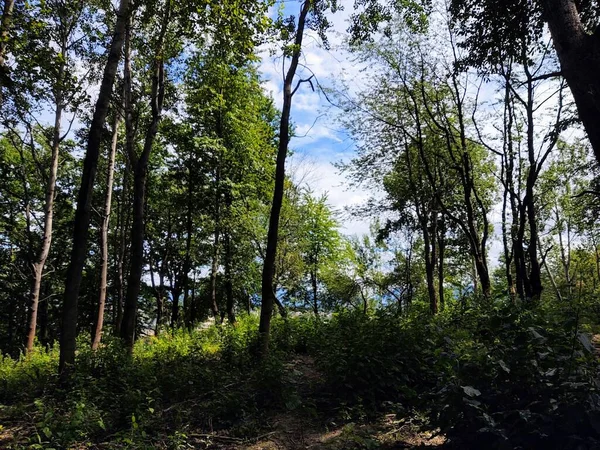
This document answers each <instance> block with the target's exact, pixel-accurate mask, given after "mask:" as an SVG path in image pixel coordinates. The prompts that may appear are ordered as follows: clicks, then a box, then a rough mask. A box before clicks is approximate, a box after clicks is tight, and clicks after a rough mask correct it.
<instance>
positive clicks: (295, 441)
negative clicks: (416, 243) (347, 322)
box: [0, 355, 445, 450]
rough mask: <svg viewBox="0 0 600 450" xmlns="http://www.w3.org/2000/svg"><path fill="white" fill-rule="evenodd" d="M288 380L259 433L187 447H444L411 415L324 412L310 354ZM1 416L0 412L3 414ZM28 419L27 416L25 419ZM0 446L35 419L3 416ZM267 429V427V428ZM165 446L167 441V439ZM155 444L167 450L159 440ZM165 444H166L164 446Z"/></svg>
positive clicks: (217, 436) (25, 434) (14, 441)
mask: <svg viewBox="0 0 600 450" xmlns="http://www.w3.org/2000/svg"><path fill="white" fill-rule="evenodd" d="M285 372H286V383H287V384H288V385H289V387H290V390H291V391H293V392H295V393H296V395H295V396H292V400H291V401H290V402H289V404H288V405H286V409H285V410H284V411H271V412H268V413H267V414H266V415H265V417H266V418H265V420H264V423H262V424H261V427H260V428H261V430H262V432H261V433H260V434H258V435H257V436H255V437H246V438H240V437H235V436H231V435H229V432H228V430H221V431H218V432H213V433H206V430H201V431H199V432H197V433H196V432H194V431H193V430H186V433H185V434H186V436H187V439H188V440H187V444H188V445H192V447H189V448H198V449H214V450H234V449H235V450H238V449H239V450H300V449H314V450H346V449H411V448H425V447H427V448H430V447H431V448H442V447H443V444H444V442H445V438H444V437H443V436H440V435H437V436H435V435H432V433H431V432H424V431H420V430H419V427H418V426H417V425H415V424H413V423H412V418H410V417H408V418H398V417H397V416H396V414H387V415H383V416H381V417H380V418H379V419H377V420H374V421H367V420H365V421H362V422H360V423H357V422H350V423H338V422H339V419H334V418H335V417H339V416H340V414H339V411H335V410H331V411H326V410H325V411H324V410H323V409H322V408H320V407H322V405H323V402H322V401H320V396H321V395H322V394H321V393H320V392H319V386H320V384H321V383H322V375H321V374H320V373H319V371H318V370H317V368H316V365H315V362H314V360H313V358H312V357H311V356H309V355H294V357H293V358H292V359H291V360H290V361H288V362H287V364H286V365H285ZM0 416H1V414H0ZM23 419H25V418H23ZM0 423H2V426H0V449H5V448H26V447H23V445H25V446H26V443H27V442H28V441H29V439H30V438H31V436H32V435H33V434H34V433H35V432H36V430H34V429H32V427H31V422H30V421H28V420H23V421H22V422H21V421H18V420H17V421H14V420H11V421H4V420H2V418H1V417H0ZM265 430H266V431H265ZM165 444H166V443H165ZM70 448H72V449H77V450H83V449H98V450H101V449H102V450H108V449H115V448H122V447H121V446H120V445H118V444H116V443H114V442H105V443H89V442H88V443H81V444H79V445H76V446H74V447H70ZM154 448H163V446H162V445H161V443H160V441H158V442H156V443H155V446H154ZM164 448H167V446H166V445H165V447H164Z"/></svg>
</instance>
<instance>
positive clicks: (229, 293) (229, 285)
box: [225, 233, 235, 325]
mask: <svg viewBox="0 0 600 450" xmlns="http://www.w3.org/2000/svg"><path fill="white" fill-rule="evenodd" d="M231 260H232V256H231V236H230V235H229V233H225V295H226V297H227V320H228V321H229V323H230V324H232V325H233V324H234V323H235V312H234V310H233V307H234V301H233V279H232V275H231V264H232V262H231Z"/></svg>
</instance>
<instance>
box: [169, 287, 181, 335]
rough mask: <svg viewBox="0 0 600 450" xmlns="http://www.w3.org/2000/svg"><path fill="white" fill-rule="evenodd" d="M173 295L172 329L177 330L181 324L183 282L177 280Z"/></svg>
mask: <svg viewBox="0 0 600 450" xmlns="http://www.w3.org/2000/svg"><path fill="white" fill-rule="evenodd" d="M171 295H172V296H173V304H172V305H171V328H172V329H175V328H177V324H178V323H179V297H180V296H181V280H180V279H179V278H178V279H176V280H175V284H174V286H173V289H172V291H171Z"/></svg>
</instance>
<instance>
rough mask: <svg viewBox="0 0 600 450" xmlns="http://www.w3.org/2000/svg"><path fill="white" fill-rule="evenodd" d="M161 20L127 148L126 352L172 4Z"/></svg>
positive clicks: (137, 283)
mask: <svg viewBox="0 0 600 450" xmlns="http://www.w3.org/2000/svg"><path fill="white" fill-rule="evenodd" d="M161 16H162V17H161V22H160V28H159V32H158V36H157V38H156V42H155V49H154V55H153V62H152V65H151V67H152V82H151V93H150V110H151V118H150V123H149V125H148V128H147V130H146V135H145V138H144V146H143V149H142V152H141V154H140V155H137V154H136V153H135V151H134V149H133V148H131V146H128V150H129V152H130V153H129V155H128V156H129V158H130V162H131V165H132V167H133V223H132V227H131V259H130V269H129V278H128V280H127V294H126V296H125V305H124V314H123V323H122V326H121V337H122V338H123V340H124V341H125V343H126V345H127V347H128V348H129V349H131V348H133V343H134V340H135V327H136V313H137V302H138V296H139V293H140V283H141V278H142V271H143V265H144V208H145V205H146V178H147V176H148V162H149V159H150V152H151V151H152V146H153V145H154V139H155V137H156V134H157V133H158V127H159V124H160V121H161V117H162V109H163V102H164V98H165V64H166V62H167V61H165V60H166V58H167V56H166V54H165V49H164V46H165V37H166V35H167V28H168V27H169V24H170V21H171V0H165V2H164V4H163V9H162V14H161ZM130 83H131V80H129V79H128V80H126V85H127V84H129V85H130ZM126 98H127V96H126Z"/></svg>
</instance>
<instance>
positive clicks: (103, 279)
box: [92, 110, 120, 350]
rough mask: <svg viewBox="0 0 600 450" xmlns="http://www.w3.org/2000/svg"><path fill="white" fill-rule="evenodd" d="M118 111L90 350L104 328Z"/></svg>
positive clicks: (100, 337)
mask: <svg viewBox="0 0 600 450" xmlns="http://www.w3.org/2000/svg"><path fill="white" fill-rule="evenodd" d="M119 123H120V111H119V110H117V111H115V113H114V118H113V125H112V127H113V132H112V141H111V145H110V149H109V151H108V158H107V159H108V165H107V169H106V196H105V200H104V209H103V211H102V227H101V230H100V251H101V254H102V266H101V268H100V294H99V296H98V315H97V317H96V326H95V328H94V332H93V335H92V350H97V349H98V346H99V345H100V340H101V339H102V328H103V326H104V309H105V304H106V291H107V284H108V282H107V278H108V258H109V253H108V229H109V224H110V211H111V207H112V190H113V180H114V175H115V158H116V155H117V143H118V139H119Z"/></svg>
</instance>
